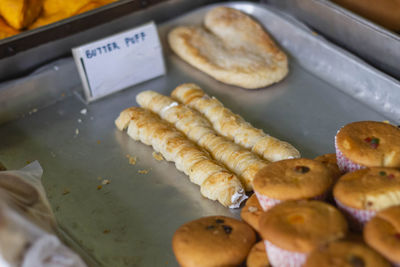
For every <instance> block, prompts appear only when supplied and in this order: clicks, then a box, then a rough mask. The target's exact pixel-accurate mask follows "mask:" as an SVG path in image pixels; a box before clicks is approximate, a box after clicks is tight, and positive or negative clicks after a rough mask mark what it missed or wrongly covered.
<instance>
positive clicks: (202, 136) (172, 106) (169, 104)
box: [136, 91, 268, 191]
mask: <svg viewBox="0 0 400 267" xmlns="http://www.w3.org/2000/svg"><path fill="white" fill-rule="evenodd" d="M136 102H138V104H139V105H140V106H142V107H144V108H146V109H150V110H151V111H153V112H155V113H157V114H158V115H159V116H160V117H161V118H163V119H164V120H166V121H168V122H170V123H172V124H174V125H175V127H176V128H177V129H178V130H181V131H182V132H183V133H184V134H186V136H187V137H188V138H189V139H190V140H192V141H194V142H196V143H197V144H198V145H199V146H201V147H203V148H205V149H207V150H208V152H210V153H211V155H212V156H213V157H214V159H216V160H218V161H219V162H222V163H223V164H225V166H227V167H228V168H229V169H230V170H231V171H232V172H234V173H235V174H236V175H237V176H238V178H239V179H240V180H241V181H242V183H243V185H244V187H245V189H246V191H251V190H253V183H252V181H253V178H254V176H255V174H256V173H257V172H258V171H259V170H260V169H262V168H263V167H265V166H266V165H267V164H268V162H267V161H265V160H262V159H260V158H259V157H258V156H257V155H256V154H254V153H252V152H250V151H248V150H247V149H245V148H243V147H241V146H240V145H238V144H235V143H234V142H232V141H231V140H229V139H227V138H225V137H223V136H220V135H218V134H217V133H216V132H215V130H214V129H213V127H212V125H211V123H210V122H209V121H208V120H207V119H206V118H204V117H203V115H201V114H200V113H199V112H197V111H196V110H193V109H191V108H190V107H188V106H186V105H183V104H178V103H177V102H176V101H174V100H173V99H172V98H170V97H168V96H164V95H161V94H159V93H156V92H154V91H143V92H141V93H139V94H138V95H137V97H136Z"/></svg>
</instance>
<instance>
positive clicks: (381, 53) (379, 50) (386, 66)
mask: <svg viewBox="0 0 400 267" xmlns="http://www.w3.org/2000/svg"><path fill="white" fill-rule="evenodd" d="M262 1H263V2H267V3H269V4H272V5H274V6H276V7H278V8H280V9H282V10H284V11H285V12H288V13H291V14H293V15H295V16H296V17H298V18H299V19H300V20H302V21H304V22H306V23H307V24H308V25H310V26H311V27H313V28H314V29H316V30H317V31H319V32H321V33H322V34H324V35H325V36H327V37H328V38H329V39H331V40H333V41H334V42H336V43H338V44H340V45H341V46H343V47H345V48H346V49H348V50H350V51H352V52H354V53H355V54H357V55H359V56H360V57H362V58H364V59H365V60H367V61H368V62H370V63H371V64H373V65H374V66H376V67H377V68H379V69H381V70H383V71H385V72H387V73H389V74H390V75H392V76H393V77H396V78H397V79H398V80H400V35H399V34H397V33H395V32H392V31H389V30H387V29H386V28H384V27H381V26H379V25H377V24H375V23H373V22H371V21H369V20H368V19H365V18H363V17H361V16H359V15H357V14H355V13H353V12H351V11H349V10H347V9H345V8H342V7H341V6H338V5H337V4H335V3H332V2H331V1H329V0H262Z"/></svg>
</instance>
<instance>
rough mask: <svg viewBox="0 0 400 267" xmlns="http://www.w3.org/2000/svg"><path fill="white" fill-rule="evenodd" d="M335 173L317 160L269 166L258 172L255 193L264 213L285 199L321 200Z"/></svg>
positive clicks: (275, 163) (254, 185)
mask: <svg viewBox="0 0 400 267" xmlns="http://www.w3.org/2000/svg"><path fill="white" fill-rule="evenodd" d="M333 180H334V174H333V173H332V171H331V170H330V169H329V168H328V167H327V166H325V165H324V164H323V163H321V162H319V161H315V160H312V159H305V158H299V159H288V160H281V161H277V162H273V163H270V164H269V165H268V166H266V167H264V168H262V169H261V170H260V171H258V172H257V174H256V176H255V177H254V180H253V187H254V192H255V193H256V195H257V198H258V201H259V202H260V205H261V207H262V208H263V209H264V211H266V210H268V209H269V208H271V207H273V206H274V205H276V204H278V203H280V202H282V201H287V200H300V199H324V198H325V197H326V196H327V192H328V191H329V189H330V188H331V186H332V183H333Z"/></svg>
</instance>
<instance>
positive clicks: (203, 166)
mask: <svg viewBox="0 0 400 267" xmlns="http://www.w3.org/2000/svg"><path fill="white" fill-rule="evenodd" d="M115 124H116V126H117V128H118V129H119V130H121V131H123V130H125V129H127V132H128V135H129V136H130V137H131V138H133V139H134V140H139V141H141V142H142V143H144V144H147V145H151V146H153V148H154V150H156V151H157V152H160V153H161V154H162V155H163V156H164V158H165V159H167V160H168V161H173V162H175V165H176V168H177V169H178V170H180V171H182V172H184V173H185V174H186V175H188V176H189V178H190V181H191V182H192V183H195V184H197V185H200V192H201V194H202V195H203V196H204V197H206V198H209V199H211V200H218V201H219V202H220V203H221V204H222V205H224V206H228V207H229V208H238V207H239V206H240V203H241V202H242V201H243V200H245V199H246V198H247V196H246V195H245V192H244V190H243V187H242V184H241V182H240V181H239V179H238V178H237V177H236V176H235V175H234V174H233V173H231V172H229V171H228V170H226V169H225V167H223V166H221V165H220V164H219V163H218V162H216V161H214V160H212V159H211V157H210V156H209V154H208V153H207V152H206V151H205V150H203V149H201V148H199V147H198V146H197V145H196V144H194V143H193V142H192V141H190V140H189V139H187V138H186V136H185V135H184V134H183V133H181V132H180V131H178V130H177V129H176V128H175V127H173V126H172V125H170V124H169V123H168V122H166V121H164V120H162V119H160V117H158V116H157V115H156V114H154V113H152V112H150V111H148V110H145V109H143V108H139V107H131V108H128V109H125V110H124V111H122V112H121V114H120V115H119V117H118V118H117V120H116V121H115Z"/></svg>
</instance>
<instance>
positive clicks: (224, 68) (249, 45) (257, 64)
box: [168, 7, 288, 89]
mask: <svg viewBox="0 0 400 267" xmlns="http://www.w3.org/2000/svg"><path fill="white" fill-rule="evenodd" d="M168 42H169V45H170V47H171V49H172V50H173V51H174V52H175V53H176V54H177V55H178V56H179V57H181V58H182V59H183V60H185V61H186V62H188V63H189V64H191V65H192V66H194V67H196V68H198V69H199V70H201V71H203V72H205V73H207V74H208V75H210V76H211V77H213V78H215V79H216V80H218V81H221V82H224V83H227V84H233V85H236V86H240V87H243V88H246V89H254V88H261V87H265V86H268V85H270V84H273V83H275V82H278V81H280V80H282V79H283V78H284V77H285V76H286V75H287V73H288V66H287V65H288V63H287V57H286V55H285V53H283V52H282V51H281V50H280V49H279V48H278V46H277V45H276V44H275V43H274V42H273V41H272V39H271V38H270V36H269V35H268V34H267V33H266V32H265V31H264V29H263V28H262V26H261V25H260V24H259V23H257V22H256V21H254V20H253V19H252V18H251V17H250V16H248V15H246V14H244V13H242V12H240V11H239V10H235V9H233V8H228V7H217V8H214V9H212V10H210V11H209V12H208V13H207V14H206V16H205V19H204V27H201V26H179V27H176V28H175V29H173V30H172V31H171V32H170V33H169V34H168Z"/></svg>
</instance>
